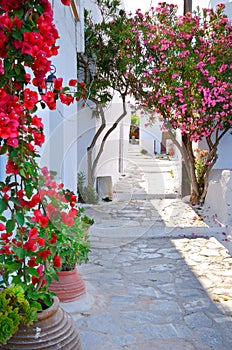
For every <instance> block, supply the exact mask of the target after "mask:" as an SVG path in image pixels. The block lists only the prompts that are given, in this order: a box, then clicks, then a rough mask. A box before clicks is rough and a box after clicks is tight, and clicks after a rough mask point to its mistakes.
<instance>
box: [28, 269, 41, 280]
mask: <svg viewBox="0 0 232 350" xmlns="http://www.w3.org/2000/svg"><path fill="white" fill-rule="evenodd" d="M27 272H28V273H29V274H30V275H32V276H35V277H37V278H38V277H39V274H38V271H37V270H36V269H35V268H34V267H27Z"/></svg>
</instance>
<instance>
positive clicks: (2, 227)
mask: <svg viewBox="0 0 232 350" xmlns="http://www.w3.org/2000/svg"><path fill="white" fill-rule="evenodd" d="M5 229H6V227H5V225H3V224H1V223H0V231H4V230H5Z"/></svg>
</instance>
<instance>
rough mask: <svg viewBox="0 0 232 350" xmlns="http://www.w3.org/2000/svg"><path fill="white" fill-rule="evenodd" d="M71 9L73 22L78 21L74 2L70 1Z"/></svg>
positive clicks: (73, 0)
mask: <svg viewBox="0 0 232 350" xmlns="http://www.w3.org/2000/svg"><path fill="white" fill-rule="evenodd" d="M71 7H72V12H73V16H74V19H75V21H80V17H79V14H78V12H77V7H76V4H75V0H71Z"/></svg>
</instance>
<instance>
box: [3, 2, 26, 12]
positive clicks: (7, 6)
mask: <svg viewBox="0 0 232 350" xmlns="http://www.w3.org/2000/svg"><path fill="white" fill-rule="evenodd" d="M24 2H25V0H0V9H1V10H5V11H11V10H14V9H17V8H19V7H20V6H23V4H24Z"/></svg>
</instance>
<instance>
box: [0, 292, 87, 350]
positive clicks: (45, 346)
mask: <svg viewBox="0 0 232 350" xmlns="http://www.w3.org/2000/svg"><path fill="white" fill-rule="evenodd" d="M0 349H2V350H7V349H10V350H20V349H23V350H35V349H40V350H56V349H59V350H60V349H65V350H81V340H80V333H79V330H78V328H77V325H76V323H75V322H74V321H73V319H72V318H71V316H70V315H69V314H68V313H67V312H66V311H64V310H63V309H62V308H61V307H60V302H59V299H58V298H57V297H54V303H53V305H52V306H51V307H49V308H48V309H46V310H44V311H42V312H40V313H38V321H37V322H35V323H34V324H33V325H32V326H31V327H26V326H25V327H23V326H20V328H19V329H18V331H17V332H16V333H15V334H14V335H13V336H12V337H11V338H10V339H9V341H8V343H7V344H6V345H2V346H0Z"/></svg>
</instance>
